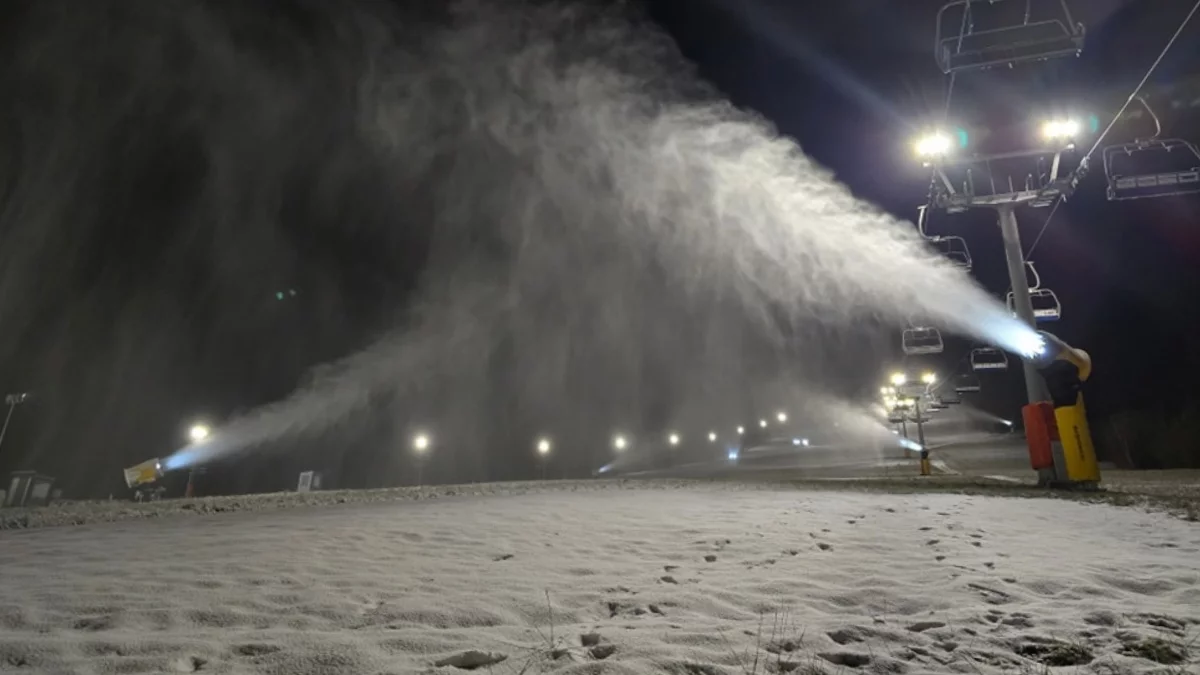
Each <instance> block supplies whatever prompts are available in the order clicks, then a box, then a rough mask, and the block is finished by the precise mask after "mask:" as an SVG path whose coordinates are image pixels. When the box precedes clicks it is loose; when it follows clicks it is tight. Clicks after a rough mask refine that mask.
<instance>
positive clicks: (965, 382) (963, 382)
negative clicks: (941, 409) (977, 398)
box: [954, 373, 983, 394]
mask: <svg viewBox="0 0 1200 675" xmlns="http://www.w3.org/2000/svg"><path fill="white" fill-rule="evenodd" d="M982 389H983V387H982V386H981V385H980V383H979V378H978V377H976V376H974V375H971V374H969V373H968V374H965V375H959V376H958V378H957V379H955V381H954V392H955V393H957V394H973V393H975V392H977V391H980V390H982Z"/></svg>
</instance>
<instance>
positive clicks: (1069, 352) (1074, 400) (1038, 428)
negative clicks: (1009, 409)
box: [1022, 331, 1100, 489]
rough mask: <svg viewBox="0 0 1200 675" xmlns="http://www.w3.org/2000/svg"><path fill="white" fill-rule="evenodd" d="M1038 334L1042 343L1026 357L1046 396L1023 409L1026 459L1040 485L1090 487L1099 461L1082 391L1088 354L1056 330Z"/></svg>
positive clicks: (1089, 363) (1088, 374) (1088, 365)
mask: <svg viewBox="0 0 1200 675" xmlns="http://www.w3.org/2000/svg"><path fill="white" fill-rule="evenodd" d="M1039 335H1041V336H1042V338H1043V340H1044V341H1045V345H1046V349H1045V351H1044V352H1043V353H1042V354H1041V355H1039V356H1037V357H1034V358H1033V359H1031V361H1032V363H1033V364H1034V366H1035V367H1036V368H1037V369H1038V372H1039V373H1041V375H1042V378H1043V379H1044V380H1045V381H1046V388H1047V389H1048V390H1049V392H1050V400H1049V401H1045V402H1039V403H1031V404H1029V405H1027V406H1025V408H1024V409H1023V410H1022V416H1023V418H1024V421H1025V437H1026V442H1027V444H1028V446H1029V458H1030V462H1031V464H1032V465H1033V468H1034V469H1035V470H1036V471H1037V472H1038V475H1039V482H1041V483H1042V484H1044V485H1049V486H1054V487H1069V488H1083V489H1095V488H1096V487H1097V486H1098V485H1099V483H1100V464H1099V462H1097V460H1096V447H1095V445H1094V444H1093V443H1092V433H1091V429H1090V427H1089V426H1088V422H1087V410H1086V409H1085V408H1084V404H1083V392H1082V389H1083V383H1084V382H1085V381H1087V379H1088V378H1089V377H1091V374H1092V358H1091V357H1090V356H1089V355H1088V353H1087V352H1085V351H1083V350H1082V349H1077V348H1075V347H1072V346H1070V345H1068V344H1067V343H1066V342H1063V340H1062V339H1061V338H1059V337H1057V336H1055V335H1051V334H1050V333H1047V332H1045V331H1039Z"/></svg>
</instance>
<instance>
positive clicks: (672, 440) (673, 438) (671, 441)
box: [667, 432, 680, 467]
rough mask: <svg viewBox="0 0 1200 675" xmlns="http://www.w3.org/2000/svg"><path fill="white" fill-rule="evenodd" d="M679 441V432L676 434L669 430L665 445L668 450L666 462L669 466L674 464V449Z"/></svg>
mask: <svg viewBox="0 0 1200 675" xmlns="http://www.w3.org/2000/svg"><path fill="white" fill-rule="evenodd" d="M679 441H680V438H679V434H677V433H675V432H671V434H670V435H668V436H667V446H668V449H669V451H670V455H669V456H668V458H667V462H668V466H670V467H674V466H675V449H676V448H678V447H679Z"/></svg>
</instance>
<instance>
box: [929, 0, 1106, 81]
mask: <svg viewBox="0 0 1200 675" xmlns="http://www.w3.org/2000/svg"><path fill="white" fill-rule="evenodd" d="M1001 1H1002V0H987V1H986V4H987V5H996V4H999V3H1000V2H1001ZM1045 3H1046V4H1050V5H1055V4H1057V5H1058V6H1059V8H1058V9H1057V10H1055V11H1056V13H1059V16H1056V17H1055V18H1048V19H1040V20H1036V21H1034V20H1032V19H1033V16H1032V14H1033V6H1034V4H1035V0H1025V15H1024V20H1023V21H1021V22H1020V23H1016V22H1013V21H1007V22H1001V23H997V24H993V25H990V26H987V25H985V26H983V29H982V30H977V29H976V22H975V17H974V15H973V14H972V9H973V8H974V7H976V6H979V7H982V6H983V5H984V4H985V2H984V0H953V1H952V2H948V3H946V5H944V6H943V7H942V8H941V9H940V10H939V11H938V14H937V28H936V30H937V34H936V36H935V38H934V58H935V59H936V60H937V63H938V66H939V67H940V68H941V69H942V72H943V73H945V74H947V75H949V74H951V73H957V72H964V71H972V70H983V69H986V68H993V67H996V66H1012V65H1014V64H1017V63H1025V62H1030V61H1044V60H1047V59H1053V58H1062V57H1068V56H1078V55H1079V53H1080V52H1081V51H1083V43H1084V27H1083V24H1082V23H1077V22H1076V21H1075V19H1074V18H1073V17H1072V16H1071V9H1070V7H1068V6H1067V0H1058V2H1054V0H1045ZM1036 4H1042V3H1041V2H1037V3H1036ZM958 8H961V10H962V13H961V14H960V13H957V12H951V11H950V10H954V9H958ZM1059 10H1061V12H1059ZM947 13H949V14H950V16H947Z"/></svg>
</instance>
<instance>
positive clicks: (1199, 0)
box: [1025, 0, 1200, 259]
mask: <svg viewBox="0 0 1200 675" xmlns="http://www.w3.org/2000/svg"><path fill="white" fill-rule="evenodd" d="M1197 12H1200V0H1196V4H1195V5H1193V6H1192V10H1191V11H1190V12H1188V13H1187V16H1185V17H1184V18H1183V21H1182V22H1180V24H1179V27H1178V28H1176V29H1175V34H1174V35H1172V36H1171V39H1170V40H1167V44H1166V46H1164V47H1163V49H1162V51H1161V52H1159V54H1158V58H1156V59H1154V63H1152V64H1150V68H1149V69H1148V70H1147V71H1146V74H1145V75H1143V76H1142V80H1141V81H1140V82H1138V84H1137V86H1136V87H1134V89H1133V93H1131V94H1130V95H1129V98H1127V99H1125V103H1124V105H1122V106H1121V109H1120V110H1118V111H1117V114H1116V115H1113V118H1112V120H1111V121H1110V122H1109V123H1108V126H1106V127H1104V131H1102V132H1100V135H1099V136H1098V137H1097V138H1096V142H1095V143H1093V144H1092V147H1091V149H1090V150H1088V151H1087V154H1085V155H1084V156H1083V159H1082V160H1081V161H1080V166H1087V164H1088V162H1089V161H1090V160H1091V158H1092V155H1094V154H1095V153H1096V149H1097V148H1099V147H1100V144H1101V143H1103V142H1104V137H1105V136H1107V135H1108V132H1110V131H1112V128H1113V127H1114V126H1116V124H1117V120H1119V119H1121V116H1122V115H1124V114H1125V111H1126V110H1128V109H1129V104H1130V103H1133V102H1134V101H1135V100H1138V98H1139V97H1140V95H1141V93H1142V88H1143V87H1145V86H1146V83H1147V82H1149V81H1150V77H1151V76H1153V75H1154V71H1155V70H1157V69H1158V66H1159V64H1161V63H1162V60H1163V59H1164V58H1166V56H1167V52H1169V51H1171V47H1173V46H1174V45H1175V41H1176V40H1178V39H1179V36H1180V35H1181V34H1182V33H1183V31H1184V29H1185V28H1187V26H1188V24H1189V23H1191V21H1192V17H1194V16H1196V13H1197ZM1156 121H1157V120H1156ZM1062 202H1063V198H1062V196H1059V197H1058V199H1056V200H1055V202H1054V207H1053V208H1052V209H1050V214H1049V215H1047V216H1046V221H1045V222H1044V223H1042V229H1040V230H1038V234H1037V236H1036V237H1034V239H1033V245H1032V246H1030V247H1029V251H1028V252H1027V253H1025V258H1026V259H1028V258H1029V256H1031V255H1033V250H1034V249H1036V248H1037V245H1038V242H1040V241H1041V240H1042V235H1044V234H1045V233H1046V228H1048V227H1050V222H1051V219H1052V218H1053V217H1054V212H1055V211H1058V206H1059V204H1062Z"/></svg>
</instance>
